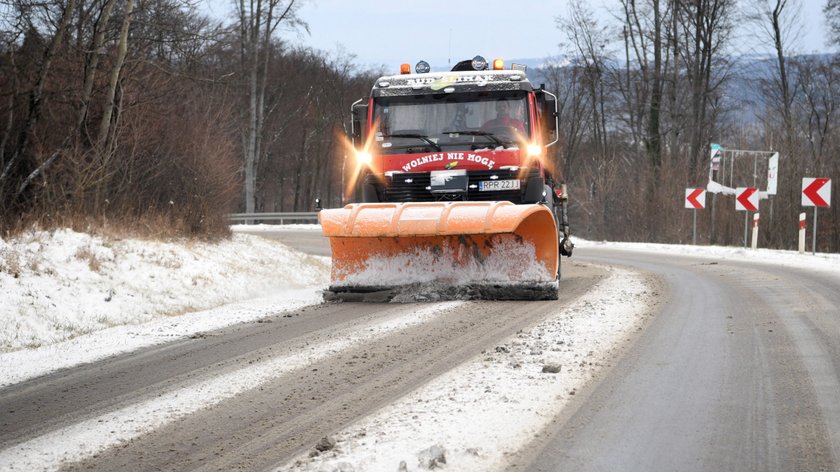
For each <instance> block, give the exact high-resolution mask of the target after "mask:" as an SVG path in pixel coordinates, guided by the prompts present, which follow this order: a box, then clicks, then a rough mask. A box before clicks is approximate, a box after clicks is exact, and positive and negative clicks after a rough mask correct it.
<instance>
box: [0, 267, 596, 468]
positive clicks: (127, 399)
mask: <svg viewBox="0 0 840 472" xmlns="http://www.w3.org/2000/svg"><path fill="white" fill-rule="evenodd" d="M570 272H572V273H573V274H574V275H573V276H570V277H569V280H568V281H567V282H566V283H565V284H564V289H565V290H566V291H567V293H569V294H570V298H576V297H577V296H579V295H581V294H583V293H585V292H586V291H588V290H589V289H590V288H591V286H592V285H593V284H594V283H596V282H597V281H598V280H600V279H601V278H603V276H604V271H603V270H601V269H598V268H595V267H591V266H589V265H586V264H582V265H578V267H577V268H576V269H574V270H570ZM567 304H568V302H567V303H565V305H567ZM563 306H564V303H559V304H558V303H557V302H534V303H516V302H507V303H461V302H452V303H443V304H434V305H426V306H425V308H422V309H419V310H418V305H388V304H352V303H343V304H328V305H321V306H315V307H309V308H305V309H301V310H296V311H293V312H290V313H284V314H280V315H277V316H274V317H268V318H263V319H261V320H260V322H254V323H248V324H244V325H237V326H234V327H231V328H227V329H224V330H221V331H219V332H211V333H203V334H202V335H201V336H200V337H198V338H197V339H189V340H184V341H180V342H176V343H172V344H167V345H163V346H158V347H153V348H150V349H147V350H141V351H139V352H135V353H133V354H130V355H123V356H120V357H118V358H115V359H108V360H105V361H101V362H97V363H94V364H90V365H86V366H81V367H78V368H74V369H69V370H64V371H60V372H57V373H55V374H51V375H49V376H46V377H42V378H38V379H34V380H32V381H29V382H25V383H22V384H17V385H15V386H13V387H10V388H7V389H4V390H2V391H0V411H3V412H4V415H3V418H2V424H0V449H3V448H10V450H12V451H15V450H16V448H17V449H19V450H21V451H22V452H21V453H19V454H17V455H15V454H14V453H10V454H8V455H7V456H6V457H7V458H11V459H15V458H17V459H16V460H18V462H15V463H16V464H17V465H18V466H21V465H26V464H29V465H30V466H33V465H34V466H36V467H37V466H38V465H39V464H42V462H39V460H38V456H39V455H43V454H46V455H51V454H58V453H53V452H52V451H50V447H51V445H50V443H51V442H55V441H57V442H66V443H67V444H72V442H73V441H74V440H75V439H74V438H75V437H76V436H77V435H78V432H77V431H75V430H72V429H71V430H66V427H67V426H68V425H73V424H78V423H83V424H87V423H84V422H88V423H92V424H93V425H94V426H95V425H96V424H97V423H100V422H106V421H110V417H111V416H119V415H115V414H112V413H111V412H113V411H115V410H116V411H118V412H124V411H125V410H131V409H132V408H137V407H136V406H135V405H138V404H141V405H142V404H145V402H147V401H149V400H152V401H155V400H156V399H158V397H161V396H164V395H167V394H168V393H169V392H173V391H177V390H178V389H180V388H184V387H186V386H189V385H195V384H197V383H200V382H202V381H204V380H205V379H208V378H214V377H218V376H220V375H224V374H225V373H226V372H233V371H236V370H237V369H241V368H242V367H243V366H248V365H250V364H254V363H259V362H263V361H264V360H265V358H271V357H282V356H284V355H289V354H291V353H294V352H300V351H303V352H306V350H307V346H310V345H312V346H315V345H323V344H324V343H330V342H333V343H336V342H338V343H340V342H342V341H343V340H345V339H348V338H350V337H352V336H354V335H355V334H354V333H357V332H358V331H366V330H373V329H374V328H375V327H377V326H380V325H382V323H383V322H388V320H397V321H399V320H403V319H404V318H406V317H407V316H409V315H411V314H415V315H416V313H417V312H418V311H425V312H426V314H425V315H423V317H422V319H419V320H417V322H414V323H413V324H412V322H405V321H399V323H402V324H401V325H399V326H397V327H396V328H397V329H393V330H390V331H388V330H383V333H375V336H371V337H370V338H369V339H362V342H359V343H357V344H356V345H352V344H351V345H350V346H347V345H336V346H335V347H334V348H333V350H334V351H335V352H330V353H328V354H329V355H326V356H323V357H322V358H317V356H316V355H315V354H312V357H316V359H315V360H314V362H312V363H311V364H309V365H307V367H306V369H305V370H300V369H299V370H297V371H294V372H292V373H291V375H288V376H277V378H276V379H273V380H269V381H267V382H265V383H263V384H261V385H260V386H259V388H257V389H250V390H247V391H245V392H243V393H241V394H240V395H237V396H235V397H234V398H232V399H228V400H227V401H224V402H221V403H219V404H216V405H211V407H210V408H207V409H204V410H201V411H196V412H192V414H190V415H188V416H185V417H183V418H181V419H179V420H177V421H174V422H171V423H169V424H168V425H166V426H164V427H162V428H158V429H156V430H155V431H153V432H152V433H150V434H146V435H143V436H140V437H138V438H133V439H130V440H128V441H126V442H124V443H122V444H121V446H120V447H115V448H111V449H110V450H107V451H105V452H103V453H100V454H97V455H96V456H95V457H93V458H90V459H88V460H87V461H84V462H82V463H80V464H76V465H71V466H69V467H70V468H71V469H76V468H78V469H84V470H89V469H93V470H133V469H138V468H139V469H144V470H148V469H158V468H161V469H167V470H183V469H200V470H222V469H224V470H228V469H231V468H240V469H246V470H255V469H256V470H259V469H263V468H266V467H270V466H273V465H276V464H277V463H278V461H281V462H282V460H283V458H288V457H291V456H292V455H293V454H295V453H300V452H305V451H306V450H307V449H308V448H311V446H312V445H313V444H315V443H316V442H317V441H318V440H319V439H320V438H321V437H322V436H324V435H325V434H328V433H331V432H333V431H335V430H337V429H340V428H341V427H344V426H346V425H347V424H349V423H350V422H351V421H353V420H355V419H357V418H359V417H360V416H363V415H365V414H368V413H370V412H372V411H375V410H376V409H377V408H379V407H382V406H384V405H386V404H388V403H389V402H392V401H394V400H395V399H397V398H399V397H400V396H402V395H404V394H405V393H407V392H410V391H412V390H414V389H415V388H417V387H418V386H420V385H422V384H423V383H425V382H427V381H428V380H429V379H431V378H434V377H436V376H438V375H440V374H441V373H443V372H446V371H447V370H449V369H451V368H453V367H455V366H457V365H458V364H460V363H462V362H464V361H465V360H467V359H469V358H470V357H473V356H475V355H477V354H478V353H480V352H481V351H482V350H484V349H486V348H488V347H489V348H492V347H493V346H496V345H497V344H498V343H500V342H501V341H502V340H503V339H505V338H506V337H509V336H510V335H511V334H512V333H516V332H517V331H519V330H521V329H523V328H526V327H528V326H529V325H531V324H533V323H535V322H536V321H538V320H540V319H542V318H544V317H546V316H547V314H548V313H550V312H555V311H556V310H557V309H558V308H562V307H563ZM456 311H457V316H455V313H453V312H456ZM447 314H448V315H449V316H446V315H447ZM280 373H282V372H280V369H278V374H280ZM188 400H189V399H188ZM195 401H197V402H200V401H201V399H200V398H196V400H195ZM139 409H142V408H139ZM167 413H171V414H174V412H167V411H163V412H160V411H159V412H158V414H163V415H166V414H167ZM122 414H125V415H126V416H129V417H130V414H129V412H125V413H120V415H122ZM130 421H135V420H134V419H131V420H130ZM117 423H118V424H116V425H115V426H109V428H122V427H124V425H123V424H119V423H120V421H119V420H117ZM62 428H65V429H62ZM56 431H58V433H56ZM44 437H46V438H47V439H46V440H41V439H39V438H44ZM25 440H29V441H30V442H29V443H27V442H25ZM21 444H23V446H21ZM27 444H29V445H27ZM80 447H84V445H83V444H82V445H80ZM44 449H46V450H47V452H43V450H44ZM21 457H23V458H24V459H22V460H21ZM26 458H28V459H26ZM2 459H3V457H0V461H2ZM30 461H31V462H30ZM48 463H49V462H48ZM23 468H24V469H25V468H28V467H23Z"/></svg>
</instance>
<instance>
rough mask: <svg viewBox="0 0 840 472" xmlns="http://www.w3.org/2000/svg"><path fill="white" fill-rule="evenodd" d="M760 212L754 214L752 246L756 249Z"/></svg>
mask: <svg viewBox="0 0 840 472" xmlns="http://www.w3.org/2000/svg"><path fill="white" fill-rule="evenodd" d="M759 221H760V220H759V218H758V213H755V214H753V228H752V248H753V250H755V248H756V247H758V222H759Z"/></svg>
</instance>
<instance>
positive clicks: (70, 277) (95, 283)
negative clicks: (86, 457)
mask: <svg viewBox="0 0 840 472" xmlns="http://www.w3.org/2000/svg"><path fill="white" fill-rule="evenodd" d="M328 281H329V262H328V261H325V260H324V258H316V257H312V256H306V255H303V254H301V253H298V252H296V251H293V250H291V249H289V248H287V247H286V246H284V245H282V244H280V243H277V242H273V241H268V240H266V239H263V238H260V237H257V236H249V235H243V234H236V235H234V236H233V238H232V239H231V240H227V241H222V242H218V243H204V242H195V241H178V242H156V241H140V240H132V239H109V238H102V237H97V236H91V235H89V234H83V233H77V232H74V231H70V230H55V231H31V232H28V233H26V234H23V235H22V236H20V237H18V238H16V239H13V240H2V239H0V294H2V298H0V320H2V325H3V329H2V330H0V352H10V351H15V350H20V349H24V348H37V347H40V346H46V345H51V344H55V343H60V342H63V341H67V340H70V339H73V338H76V337H78V336H81V335H86V334H90V333H95V332H98V331H102V330H105V329H108V328H114V327H118V326H126V325H140V324H143V323H148V322H150V321H153V320H159V319H166V318H168V317H173V316H178V315H183V314H186V313H191V312H196V311H200V310H206V309H208V308H212V307H217V306H219V305H222V304H225V303H231V302H235V301H240V300H245V299H250V298H255V297H259V296H266V295H270V294H276V293H278V292H279V291H281V290H290V289H307V288H308V289H311V290H314V288H321V287H324V286H326V284H327V283H328ZM215 316H226V314H225V313H224V312H223V311H220V312H219V313H216V314H215ZM0 359H2V357H0Z"/></svg>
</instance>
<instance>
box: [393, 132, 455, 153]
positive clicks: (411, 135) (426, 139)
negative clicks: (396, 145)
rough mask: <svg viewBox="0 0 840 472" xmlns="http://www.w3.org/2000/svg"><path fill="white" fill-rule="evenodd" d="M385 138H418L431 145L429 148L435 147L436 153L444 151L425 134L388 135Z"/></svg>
mask: <svg viewBox="0 0 840 472" xmlns="http://www.w3.org/2000/svg"><path fill="white" fill-rule="evenodd" d="M383 138H416V139H422V140H423V141H426V142H427V143H428V144H429V146H431V147H433V148H434V149H435V151H438V152H440V151H442V149H441V148H440V146H438V144H437V143H436V142H434V141H432V140H431V139H429V137H428V136H426V135H425V134H416V133H394V134H386V135H384V136H383Z"/></svg>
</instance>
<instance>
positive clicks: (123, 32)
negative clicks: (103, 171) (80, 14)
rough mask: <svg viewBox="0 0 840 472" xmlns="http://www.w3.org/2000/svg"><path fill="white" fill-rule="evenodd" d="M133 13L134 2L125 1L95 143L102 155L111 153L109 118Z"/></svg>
mask: <svg viewBox="0 0 840 472" xmlns="http://www.w3.org/2000/svg"><path fill="white" fill-rule="evenodd" d="M133 12H134V0H126V4H125V17H123V22H122V28H121V29H120V41H119V43H118V44H117V58H116V62H115V63H114V68H113V69H112V70H111V80H110V82H109V83H108V89H107V90H106V91H105V102H104V106H103V111H102V121H100V123H99V137H98V139H97V143H98V145H99V149H100V151H101V152H102V153H103V155H107V154H109V153H110V152H111V147H112V145H113V143H111V142H110V140H109V139H108V136H109V134H110V133H109V132H110V130H111V117H112V115H113V113H114V103H115V102H114V97H115V96H116V93H117V83H118V82H119V80H120V72H121V71H122V67H123V64H124V63H125V56H126V54H127V53H128V32H129V29H130V28H131V16H132V13H133Z"/></svg>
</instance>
